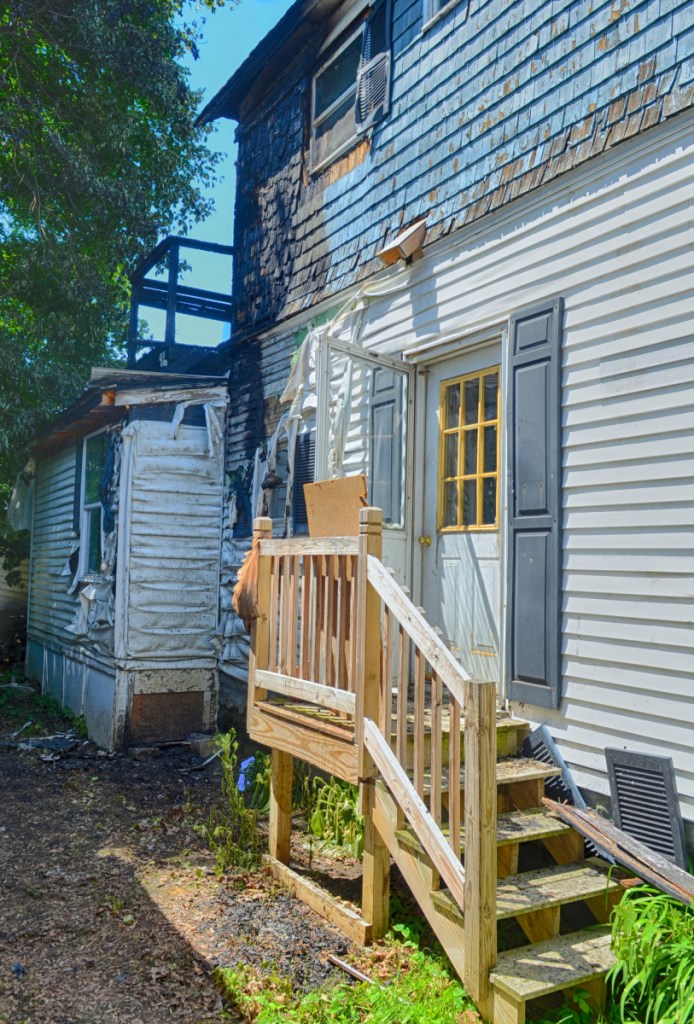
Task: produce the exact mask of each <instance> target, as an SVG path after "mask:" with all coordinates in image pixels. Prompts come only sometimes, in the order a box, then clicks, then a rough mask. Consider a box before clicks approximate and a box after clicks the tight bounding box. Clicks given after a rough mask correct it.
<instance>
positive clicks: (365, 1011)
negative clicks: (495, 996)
mask: <svg viewBox="0 0 694 1024" xmlns="http://www.w3.org/2000/svg"><path fill="white" fill-rule="evenodd" d="M386 950H387V951H388V952H390V953H395V955H394V956H392V957H391V962H392V965H393V967H394V971H393V973H392V974H390V976H388V977H382V978H380V979H379V981H378V982H375V983H374V984H367V983H366V982H363V983H361V982H360V983H357V984H351V983H349V982H346V981H345V982H339V983H337V984H335V985H332V986H324V987H322V988H320V989H317V990H316V991H314V992H310V993H308V994H307V995H303V996H301V995H298V996H297V995H295V994H293V992H292V986H291V983H290V982H289V981H288V980H286V979H282V978H278V977H277V976H270V977H266V978H258V977H257V976H255V975H254V973H253V971H252V970H251V969H250V968H248V967H239V968H234V969H226V970H225V969H221V968H220V969H218V971H217V982H218V984H219V986H220V989H221V990H222V992H223V995H224V996H225V997H226V1000H227V1002H228V1004H229V1005H230V1008H231V1009H232V1010H233V1011H236V1012H238V1013H240V1014H241V1016H242V1017H243V1019H244V1020H246V1021H249V1022H253V1024H454V1022H457V1021H461V1020H463V1019H465V1020H470V1021H476V1020H479V1018H478V1017H477V1015H476V1014H475V1013H474V1010H473V1004H472V1002H471V1001H470V999H469V998H468V996H467V995H466V993H465V991H464V990H463V988H462V986H461V985H460V983H459V982H458V981H457V980H456V978H455V976H454V975H452V973H451V972H450V970H449V968H448V966H447V963H446V962H445V960H444V959H442V958H440V957H438V956H434V955H432V954H428V953H425V952H421V951H419V950H417V949H415V948H414V947H411V946H407V945H403V944H400V943H395V944H393V943H391V944H389V945H388V946H387V947H386ZM466 1010H467V1011H468V1014H469V1016H466V1017H465V1018H463V1017H462V1014H463V1013H464V1011H466Z"/></svg>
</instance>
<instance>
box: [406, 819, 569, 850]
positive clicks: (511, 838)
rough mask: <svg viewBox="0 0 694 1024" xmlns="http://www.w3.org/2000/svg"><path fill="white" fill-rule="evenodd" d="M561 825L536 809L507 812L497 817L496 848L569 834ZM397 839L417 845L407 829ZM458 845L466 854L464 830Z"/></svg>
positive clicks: (442, 831) (413, 836) (566, 828)
mask: <svg viewBox="0 0 694 1024" xmlns="http://www.w3.org/2000/svg"><path fill="white" fill-rule="evenodd" d="M562 825H563V823H562V822H560V821H557V820H556V818H552V817H551V816H550V815H549V814H546V813H544V812H543V811H542V810H540V808H538V807H535V808H532V809H530V810H525V811H508V812H505V813H504V814H499V815H498V816H497V819H496V845H497V848H500V849H503V848H504V847H506V846H514V845H516V844H518V843H529V842H534V841H535V840H536V839H542V840H543V841H544V840H545V839H547V838H553V837H555V836H561V835H564V834H570V833H571V829H570V828H569V827H568V826H567V825H564V826H563V828H562V827H561V826H562ZM557 826H559V827H557ZM441 833H442V834H443V835H444V836H446V837H447V836H448V826H447V825H442V826H441ZM398 838H399V839H400V842H402V843H405V844H407V843H409V844H410V845H413V846H415V847H416V846H417V845H418V841H417V837H416V835H415V834H413V832H412V831H411V830H409V829H403V831H402V835H401V836H399V837H398ZM460 844H461V849H462V850H464V851H465V852H467V837H466V834H465V829H464V828H462V829H461V830H460ZM575 859H576V858H574V860H575Z"/></svg>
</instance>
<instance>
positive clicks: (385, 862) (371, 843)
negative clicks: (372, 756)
mask: <svg viewBox="0 0 694 1024" xmlns="http://www.w3.org/2000/svg"><path fill="white" fill-rule="evenodd" d="M359 788H360V805H361V812H362V814H363V815H364V856H363V859H362V890H361V911H362V914H363V915H364V917H365V918H366V920H367V921H370V922H371V936H372V938H373V939H381V938H383V936H384V935H385V934H386V932H387V931H388V904H389V897H390V854H389V853H388V848H387V847H386V844H385V843H384V842H383V839H382V838H381V835H380V833H379V831H378V829H377V828H376V825H375V823H374V806H375V783H374V782H373V780H368V781H367V782H362V783H361V785H360V787H359Z"/></svg>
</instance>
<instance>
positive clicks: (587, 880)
mask: <svg viewBox="0 0 694 1024" xmlns="http://www.w3.org/2000/svg"><path fill="white" fill-rule="evenodd" d="M618 889H619V884H618V882H616V881H613V880H612V879H611V878H609V875H608V872H607V870H606V869H602V868H598V867H596V866H595V865H594V864H592V863H591V864H588V863H586V862H585V861H583V862H581V863H578V864H564V865H559V864H556V865H553V866H552V867H549V868H541V869H539V870H537V871H525V872H523V873H522V874H520V875H509V876H508V877H507V878H503V879H500V880H499V882H498V884H497V888H496V916H497V919H498V920H500V921H502V920H504V918H510V917H519V916H520V915H522V914H532V913H536V912H537V911H539V910H545V909H547V908H549V907H560V906H564V905H565V904H567V903H577V902H578V901H579V900H590V899H594V898H596V897H600V896H602V895H604V894H606V893H607V892H615V891H617V890H618ZM431 898H432V900H433V901H434V903H436V905H437V906H438V907H439V908H440V909H441V910H442V911H443V912H444V913H447V914H449V915H450V916H452V917H456V918H458V919H459V920H460V921H461V922H462V920H463V913H462V911H461V910H460V908H459V907H458V905H457V903H456V902H455V900H454V899H453V897H452V896H451V894H450V893H449V892H448V890H447V889H440V890H438V891H437V892H433V893H432V894H431Z"/></svg>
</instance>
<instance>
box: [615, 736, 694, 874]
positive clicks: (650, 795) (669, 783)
mask: <svg viewBox="0 0 694 1024" xmlns="http://www.w3.org/2000/svg"><path fill="white" fill-rule="evenodd" d="M605 757H606V759H607V773H608V776H609V780H610V793H611V796H612V814H613V816H614V822H615V825H616V826H617V827H618V828H621V829H622V830H623V831H624V832H626V833H627V834H628V835H630V836H633V837H634V839H638V840H640V841H641V842H642V843H645V844H646V846H650V848H651V849H652V850H655V852H656V853H660V854H662V856H663V857H666V858H667V859H668V860H669V861H672V863H673V864H677V865H678V867H681V868H684V869H685V870H686V867H687V856H686V852H685V846H684V827H683V825H682V817H681V815H680V810H679V802H678V799H677V787H676V784H675V769H674V766H673V763H672V758H671V757H657V756H656V755H655V754H637V753H635V752H633V751H629V750H616V749H614V748H609V747H608V748H607V749H606V750H605Z"/></svg>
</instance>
